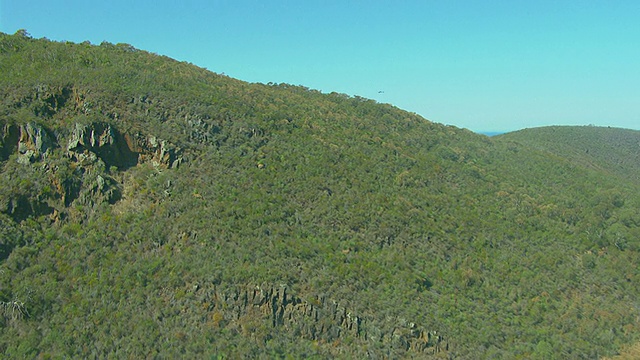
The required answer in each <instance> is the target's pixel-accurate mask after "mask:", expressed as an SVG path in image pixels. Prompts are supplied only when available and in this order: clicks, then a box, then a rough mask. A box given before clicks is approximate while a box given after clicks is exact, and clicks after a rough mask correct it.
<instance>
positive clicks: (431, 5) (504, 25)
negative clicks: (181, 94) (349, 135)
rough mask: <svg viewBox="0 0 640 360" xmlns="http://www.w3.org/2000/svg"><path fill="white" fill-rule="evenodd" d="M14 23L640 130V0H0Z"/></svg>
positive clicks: (453, 104) (515, 115) (4, 16)
mask: <svg viewBox="0 0 640 360" xmlns="http://www.w3.org/2000/svg"><path fill="white" fill-rule="evenodd" d="M19 29H26V30H27V31H28V32H29V34H31V36H32V37H34V38H42V37H46V38H48V39H50V40H55V41H73V42H82V41H87V40H88V41H90V42H91V43H93V44H100V43H101V42H103V41H108V42H111V43H128V44H131V45H133V46H134V47H136V48H138V49H141V50H146V51H150V52H153V53H157V54H160V55H166V56H169V57H171V58H174V59H177V60H180V61H188V62H190V63H193V64H195V65H197V66H200V67H203V68H207V69H209V70H211V71H214V72H217V73H224V74H226V75H228V76H231V77H234V78H237V79H240V80H244V81H248V82H260V83H268V82H274V83H288V84H293V85H304V86H306V87H309V88H312V89H316V90H320V91H322V92H326V93H329V92H333V91H335V92H339V93H345V94H349V95H353V96H355V95H357V96H362V97H365V98H370V99H374V100H376V101H378V102H381V103H390V104H393V105H395V106H397V107H399V108H401V109H404V110H408V111H411V112H415V113H417V114H420V115H421V116H423V117H425V118H427V119H429V120H431V121H434V122H438V123H444V124H448V125H454V126H457V127H462V128H467V129H470V130H473V131H476V132H506V131H513V130H517V129H522V128H530V127H537V126H547V125H597V126H611V127H623V128H630V129H637V130H640V1H638V0H607V1H599V0H586V1H563V0H537V1H531V0H525V1H521V0H500V1H492V0H485V1H480V0H476V1H472V0H464V1H463V0H460V1H456V0H422V1H413V0H405V1H402V0H396V1H381V0H368V1H360V0H322V1H321V0H295V1H293V0H292V1H284V0H282V1H278V0H272V1H268V0H262V1H253V0H209V1H196V0H182V1H173V0H155V1H147V0H138V1H124V0H110V1H88V0H81V1H78V0H67V1H63V0H60V1H56V0H48V1H42V0H28V1H20V0H0V31H1V32H4V33H9V34H13V33H15V32H16V31H17V30H19ZM0 76H1V74H0Z"/></svg>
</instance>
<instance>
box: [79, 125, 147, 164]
mask: <svg viewBox="0 0 640 360" xmlns="http://www.w3.org/2000/svg"><path fill="white" fill-rule="evenodd" d="M67 150H68V152H69V156H71V157H72V158H74V159H76V160H77V161H78V162H84V161H87V160H88V161H93V160H95V157H99V158H100V159H101V160H102V161H104V163H105V164H106V165H107V166H116V167H118V168H120V169H122V168H129V167H131V166H135V165H136V164H137V163H138V154H137V153H135V152H134V151H132V150H131V149H130V148H129V146H128V144H127V142H126V141H124V138H123V137H122V135H121V134H120V133H119V132H117V131H116V130H115V129H114V128H113V127H112V126H111V125H110V124H106V123H102V122H95V123H91V124H78V123H76V125H75V128H74V129H73V132H72V134H71V138H70V139H69V143H68V145H67Z"/></svg>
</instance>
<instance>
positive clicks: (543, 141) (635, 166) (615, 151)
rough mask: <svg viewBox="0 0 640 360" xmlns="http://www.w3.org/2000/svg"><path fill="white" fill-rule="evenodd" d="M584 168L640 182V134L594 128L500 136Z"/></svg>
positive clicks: (558, 128)
mask: <svg viewBox="0 0 640 360" xmlns="http://www.w3.org/2000/svg"><path fill="white" fill-rule="evenodd" d="M500 138H502V139H507V140H512V141H518V142H520V143H522V144H526V145H529V146H534V147H535V148H537V149H541V150H545V151H549V152H552V153H554V154H556V155H558V156H561V157H563V158H566V159H569V160H571V161H573V162H575V163H577V164H580V165H582V166H585V167H589V168H593V169H598V170H604V171H606V172H610V173H612V174H615V175H617V176H621V177H623V178H627V179H629V180H633V181H635V182H638V181H640V131H637V130H628V129H619V128H610V127H596V126H550V127H541V128H534V129H525V130H520V131H516V132H512V133H508V134H504V135H501V136H500Z"/></svg>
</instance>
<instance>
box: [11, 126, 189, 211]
mask: <svg viewBox="0 0 640 360" xmlns="http://www.w3.org/2000/svg"><path fill="white" fill-rule="evenodd" d="M65 134H68V135H65ZM61 143H62V144H65V143H66V146H60V144H61ZM52 154H53V155H52ZM11 156H15V157H16V160H17V162H18V163H20V164H22V165H31V167H30V168H28V169H29V171H26V168H22V169H23V170H20V169H16V170H15V171H16V176H14V178H16V179H17V178H21V177H26V178H28V177H30V176H31V177H33V176H32V175H29V174H32V173H34V169H37V173H39V175H38V176H36V177H37V178H38V179H37V181H35V182H32V181H29V180H25V181H24V183H25V184H32V185H29V186H22V187H20V186H18V187H16V188H15V189H13V191H12V192H9V193H7V194H4V192H3V193H2V194H0V195H2V196H0V212H2V213H5V214H8V215H9V216H11V217H12V218H13V219H14V220H17V221H21V220H24V219H26V218H27V217H29V216H40V215H46V214H55V216H54V218H55V219H54V220H57V219H59V216H60V214H61V213H63V212H65V210H64V209H65V208H68V207H70V206H71V205H72V203H76V204H79V205H83V208H86V209H92V208H94V206H96V205H98V204H102V203H105V202H106V203H109V204H114V203H116V202H117V201H118V200H120V199H121V197H122V191H121V188H122V186H121V184H119V183H118V182H117V181H116V180H114V178H113V173H112V172H111V171H112V170H113V169H114V168H115V169H118V170H126V169H128V168H130V167H133V166H136V165H138V164H140V163H151V164H153V165H154V166H155V167H161V168H175V167H178V166H179V165H180V164H181V163H182V161H183V157H182V149H180V148H179V147H177V146H175V145H173V144H172V143H170V142H169V141H166V140H163V139H160V138H158V137H156V136H154V135H150V134H147V135H144V134H141V133H134V134H127V133H121V132H120V131H118V129H116V128H115V127H114V126H113V125H111V124H109V123H106V122H90V123H75V124H74V125H73V128H72V129H70V130H69V131H66V132H65V131H64V130H58V131H56V132H55V133H54V132H52V131H51V130H48V129H47V128H45V127H44V126H42V125H39V124H36V123H32V122H30V123H26V124H4V123H2V122H0V161H6V160H8V159H9V158H10V157H11ZM36 163H37V164H36ZM34 180H36V179H34ZM16 181H18V180H16ZM18 182H19V181H18ZM7 191H8V190H7ZM3 194H4V195H3Z"/></svg>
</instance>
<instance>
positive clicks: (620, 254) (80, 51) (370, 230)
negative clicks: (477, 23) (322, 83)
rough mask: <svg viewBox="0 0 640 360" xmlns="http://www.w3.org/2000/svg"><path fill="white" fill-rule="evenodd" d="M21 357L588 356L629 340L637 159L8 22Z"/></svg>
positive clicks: (5, 55)
mask: <svg viewBox="0 0 640 360" xmlns="http://www.w3.org/2000/svg"><path fill="white" fill-rule="evenodd" d="M0 73H2V74H3V75H2V76H1V77H0V99H2V100H1V101H2V102H1V103H0V125H1V128H2V129H3V130H2V133H0V139H1V143H0V156H1V157H0V161H1V163H0V165H1V166H2V172H1V176H2V186H1V187H0V222H2V227H1V228H0V229H2V230H1V231H2V233H0V236H1V237H0V239H1V240H2V242H1V243H0V256H1V257H0V261H1V263H0V301H2V306H3V317H1V318H0V326H1V327H2V329H3V331H2V332H0V349H1V350H2V351H3V353H5V354H6V355H7V356H11V357H36V356H42V357H45V356H68V357H93V356H97V357H109V356H113V357H154V356H157V355H162V356H165V357H204V356H212V355H216V354H218V355H226V356H228V357H231V358H236V357H246V358H260V357H262V358H274V357H275V358H278V357H284V355H285V354H293V355H294V357H300V358H306V357H311V356H314V355H315V356H318V357H320V358H331V357H341V358H364V357H372V358H383V357H390V358H400V357H429V356H432V357H434V358H439V357H441V358H446V357H450V358H493V357H502V358H518V357H520V358H553V357H555V358H585V357H587V358H593V357H597V356H600V355H613V354H615V353H616V352H617V351H618V349H619V348H620V347H621V346H622V345H624V344H629V343H631V342H633V341H636V340H637V339H638V336H637V334H638V322H637V317H638V315H639V314H638V303H637V300H636V299H637V298H638V295H639V294H638V289H637V288H636V287H635V286H634V284H635V283H636V282H637V281H638V280H640V274H639V273H638V270H637V267H636V266H635V265H634V264H637V261H638V250H639V247H638V242H637V239H638V235H640V230H639V228H638V226H639V225H640V217H639V214H638V210H637V209H638V208H639V207H638V205H639V204H640V199H639V198H638V196H637V195H636V194H637V192H636V191H635V190H636V189H635V188H634V187H633V185H632V184H631V183H629V182H623V181H620V179H619V178H616V177H611V176H608V175H609V174H608V173H607V172H603V171H602V169H600V168H594V167H586V166H582V165H581V164H576V163H575V162H573V161H570V160H568V159H567V158H563V157H560V156H557V155H554V154H552V153H549V152H547V151H541V150H536V149H532V148H531V147H530V146H528V145H521V144H520V143H518V142H514V141H502V140H492V139H489V138H487V137H485V136H479V135H475V134H473V133H471V132H469V131H466V130H461V129H456V128H453V127H447V126H443V125H439V124H434V123H431V122H429V121H427V120H425V119H422V118H421V117H419V116H417V115H415V114H410V113H407V112H404V111H401V110H399V109H397V108H394V107H392V106H389V105H383V104H377V103H375V102H374V101H371V100H367V99H363V98H358V97H355V98H354V97H349V96H346V95H343V94H335V93H332V94H321V93H320V92H317V91H313V90H309V89H306V88H304V87H295V86H290V85H286V84H269V85H263V84H247V83H244V82H241V81H237V80H234V79H230V78H228V77H225V76H220V75H216V74H214V73H211V72H208V71H206V70H204V69H200V68H197V67H195V66H193V65H189V64H185V63H178V62H175V61H173V60H171V59H168V58H164V57H159V56H156V55H152V54H149V53H146V52H143V51H139V50H136V49H134V48H132V47H130V46H128V45H126V44H118V45H112V44H108V43H103V44H102V45H100V46H92V45H90V44H70V43H55V42H49V41H46V40H35V39H30V38H28V37H26V36H24V34H22V35H21V34H17V35H13V36H9V35H1V37H0Z"/></svg>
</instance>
